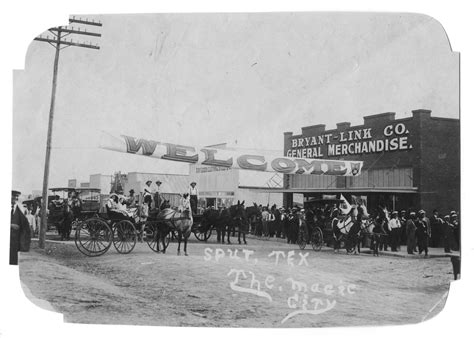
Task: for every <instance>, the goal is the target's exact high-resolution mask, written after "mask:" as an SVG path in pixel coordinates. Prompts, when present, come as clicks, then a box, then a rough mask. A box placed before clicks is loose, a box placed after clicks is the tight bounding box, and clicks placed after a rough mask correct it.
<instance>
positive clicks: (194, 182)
mask: <svg viewBox="0 0 474 338" xmlns="http://www.w3.org/2000/svg"><path fill="white" fill-rule="evenodd" d="M193 184H194V185H196V184H197V183H196V182H191V183H190V184H189V185H193Z"/></svg>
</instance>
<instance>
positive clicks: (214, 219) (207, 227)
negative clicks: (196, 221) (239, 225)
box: [201, 208, 231, 243]
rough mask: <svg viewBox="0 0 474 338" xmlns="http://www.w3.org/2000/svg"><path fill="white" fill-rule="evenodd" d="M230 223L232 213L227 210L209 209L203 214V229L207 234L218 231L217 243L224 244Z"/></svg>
mask: <svg viewBox="0 0 474 338" xmlns="http://www.w3.org/2000/svg"><path fill="white" fill-rule="evenodd" d="M230 221H231V218H230V213H229V211H228V210H227V209H221V210H216V209H211V208H208V209H206V210H205V211H204V213H203V214H202V219H201V228H202V229H203V230H204V231H206V232H207V231H212V229H216V232H217V242H222V243H224V238H225V230H226V225H227V224H228V223H229V222H230Z"/></svg>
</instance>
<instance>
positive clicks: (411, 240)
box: [406, 211, 416, 255]
mask: <svg viewBox="0 0 474 338" xmlns="http://www.w3.org/2000/svg"><path fill="white" fill-rule="evenodd" d="M415 219H416V213H415V212H414V211H412V212H410V215H409V217H408V220H407V223H406V238H407V252H408V254H409V255H414V251H415V247H416V225H415Z"/></svg>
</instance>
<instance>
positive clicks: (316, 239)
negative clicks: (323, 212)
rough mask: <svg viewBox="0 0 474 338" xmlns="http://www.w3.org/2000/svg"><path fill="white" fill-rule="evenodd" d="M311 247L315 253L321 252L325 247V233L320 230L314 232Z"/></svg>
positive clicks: (316, 229)
mask: <svg viewBox="0 0 474 338" xmlns="http://www.w3.org/2000/svg"><path fill="white" fill-rule="evenodd" d="M311 246H312V247H313V250H314V251H320V250H321V248H322V246H323V231H322V230H321V229H320V228H315V229H314V230H313V234H312V238H311Z"/></svg>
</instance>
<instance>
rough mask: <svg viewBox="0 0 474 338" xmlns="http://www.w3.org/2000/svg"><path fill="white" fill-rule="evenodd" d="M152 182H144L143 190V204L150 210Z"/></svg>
mask: <svg viewBox="0 0 474 338" xmlns="http://www.w3.org/2000/svg"><path fill="white" fill-rule="evenodd" d="M151 183H153V182H152V181H150V180H148V181H146V182H145V188H143V202H145V203H146V204H148V209H151V202H152V189H151Z"/></svg>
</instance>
